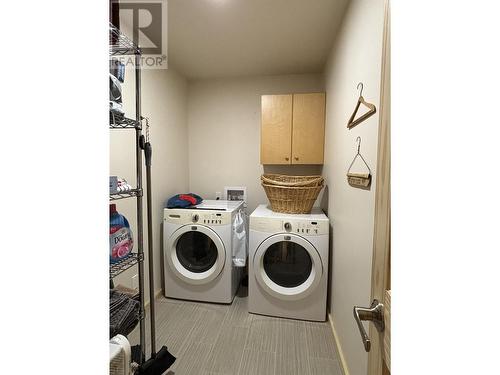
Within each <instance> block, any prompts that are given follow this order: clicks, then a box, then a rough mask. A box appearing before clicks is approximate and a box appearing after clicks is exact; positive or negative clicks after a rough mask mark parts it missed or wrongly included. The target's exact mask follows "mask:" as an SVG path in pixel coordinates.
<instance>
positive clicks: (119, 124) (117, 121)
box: [109, 111, 142, 130]
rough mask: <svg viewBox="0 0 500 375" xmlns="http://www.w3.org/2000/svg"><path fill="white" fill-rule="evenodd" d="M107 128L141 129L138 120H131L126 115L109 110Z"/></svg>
mask: <svg viewBox="0 0 500 375" xmlns="http://www.w3.org/2000/svg"><path fill="white" fill-rule="evenodd" d="M109 128H110V129H139V130H140V129H142V125H141V122H140V121H137V120H132V119H130V118H128V117H125V116H121V115H119V114H116V113H113V112H112V111H109Z"/></svg>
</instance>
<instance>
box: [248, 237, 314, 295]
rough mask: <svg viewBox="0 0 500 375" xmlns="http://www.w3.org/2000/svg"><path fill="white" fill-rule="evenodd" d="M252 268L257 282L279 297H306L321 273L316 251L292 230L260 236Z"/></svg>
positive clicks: (312, 289)
mask: <svg viewBox="0 0 500 375" xmlns="http://www.w3.org/2000/svg"><path fill="white" fill-rule="evenodd" d="M253 268H254V274H255V277H256V279H257V282H258V283H259V284H260V286H261V287H262V288H263V289H264V290H265V291H267V292H268V293H269V294H271V295H272V296H274V297H277V298H280V299H283V300H298V299H302V298H304V297H307V296H308V295H309V294H311V293H312V292H313V291H314V290H315V289H316V287H317V286H318V284H319V281H320V280H321V276H322V275H323V265H322V263H321V257H320V256H319V254H318V251H317V250H316V249H315V248H314V246H313V245H312V244H311V243H310V242H309V241H307V240H306V239H304V238H303V237H300V236H297V235H294V234H276V235H274V236H271V237H269V238H267V239H266V240H264V241H263V242H262V243H261V244H260V246H259V247H258V249H257V251H256V252H255V256H254V259H253Z"/></svg>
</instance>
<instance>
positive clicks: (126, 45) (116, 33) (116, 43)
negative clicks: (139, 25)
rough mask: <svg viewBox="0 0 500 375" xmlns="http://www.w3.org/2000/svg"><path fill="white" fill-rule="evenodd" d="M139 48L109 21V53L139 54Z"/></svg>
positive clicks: (120, 54)
mask: <svg viewBox="0 0 500 375" xmlns="http://www.w3.org/2000/svg"><path fill="white" fill-rule="evenodd" d="M141 53H142V52H141V49H140V48H139V46H138V45H137V44H135V43H134V42H132V41H131V40H130V39H129V38H128V37H127V36H126V35H125V34H123V33H122V32H121V31H120V29H118V28H117V27H116V26H114V25H113V24H112V23H111V22H110V23H109V55H110V56H123V55H140V54H141Z"/></svg>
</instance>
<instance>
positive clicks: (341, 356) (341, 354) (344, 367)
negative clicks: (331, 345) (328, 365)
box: [328, 313, 350, 375]
mask: <svg viewBox="0 0 500 375" xmlns="http://www.w3.org/2000/svg"><path fill="white" fill-rule="evenodd" d="M328 321H329V322H330V327H331V328H332V332H333V338H334V339H335V344H336V345H335V346H336V348H337V355H338V357H339V360H340V361H339V362H340V366H341V367H342V371H343V372H344V375H350V374H349V367H347V362H346V360H345V357H344V352H343V351H342V346H341V345H340V341H339V335H338V334H337V331H336V330H335V322H334V320H333V316H332V314H330V313H328Z"/></svg>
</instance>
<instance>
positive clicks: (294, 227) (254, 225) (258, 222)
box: [250, 217, 330, 236]
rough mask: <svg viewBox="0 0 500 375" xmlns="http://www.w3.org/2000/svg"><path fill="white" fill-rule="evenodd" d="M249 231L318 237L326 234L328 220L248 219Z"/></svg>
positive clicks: (328, 228)
mask: <svg viewBox="0 0 500 375" xmlns="http://www.w3.org/2000/svg"><path fill="white" fill-rule="evenodd" d="M250 229H252V230H255V231H259V232H267V233H281V232H288V233H295V234H299V235H304V236H320V235H324V234H326V235H327V234H328V232H329V230H330V227H329V221H328V220H304V219H294V218H286V219H276V218H263V217H262V218H260V217H259V218H257V217H250Z"/></svg>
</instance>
